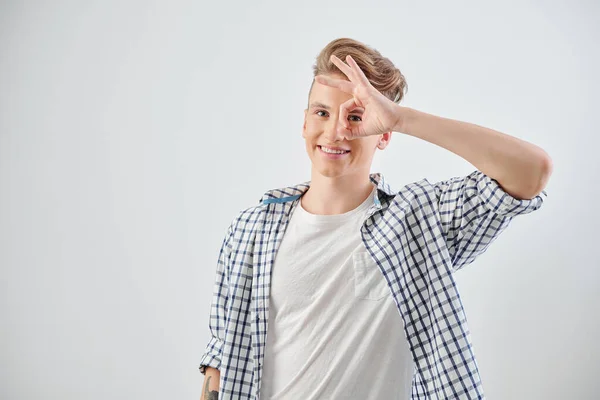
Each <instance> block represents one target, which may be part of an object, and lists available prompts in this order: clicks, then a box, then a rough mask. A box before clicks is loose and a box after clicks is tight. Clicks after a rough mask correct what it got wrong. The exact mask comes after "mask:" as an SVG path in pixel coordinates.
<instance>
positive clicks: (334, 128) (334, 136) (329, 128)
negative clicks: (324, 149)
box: [323, 116, 344, 143]
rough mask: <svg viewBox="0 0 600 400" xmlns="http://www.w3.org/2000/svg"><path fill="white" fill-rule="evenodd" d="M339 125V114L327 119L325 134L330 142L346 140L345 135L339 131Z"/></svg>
mask: <svg viewBox="0 0 600 400" xmlns="http://www.w3.org/2000/svg"><path fill="white" fill-rule="evenodd" d="M338 126H339V122H338V118H337V116H332V118H330V119H329V121H327V125H326V126H325V131H324V132H323V136H325V138H326V139H327V140H328V141H329V143H337V142H341V141H343V140H344V137H343V136H342V135H341V134H340V133H339V132H338Z"/></svg>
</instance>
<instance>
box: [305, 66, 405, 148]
mask: <svg viewBox="0 0 600 400" xmlns="http://www.w3.org/2000/svg"><path fill="white" fill-rule="evenodd" d="M330 59H331V62H333V63H334V64H335V65H336V66H337V67H338V68H339V69H340V70H341V71H342V72H343V73H344V74H345V75H346V76H347V77H348V79H349V81H346V80H344V79H334V78H331V77H328V76H325V75H317V76H316V77H315V81H317V82H319V83H321V84H323V85H327V86H331V87H334V88H337V89H340V90H342V91H343V92H346V93H348V94H351V95H352V98H351V99H350V100H348V101H346V102H344V103H343V104H341V105H340V112H339V119H338V127H337V129H338V132H339V133H340V135H342V136H344V138H346V139H348V140H352V139H356V138H359V137H365V136H371V135H380V134H382V133H385V132H391V131H395V130H396V129H398V127H400V126H401V125H402V123H403V114H402V107H400V106H399V105H398V104H396V103H394V102H393V101H391V100H390V99H388V98H387V97H385V96H384V95H383V94H382V93H381V92H379V91H378V90H377V89H375V88H374V87H373V85H371V83H370V82H369V80H368V79H367V77H366V76H365V74H364V72H363V71H362V70H361V69H360V67H359V66H358V64H357V63H356V61H354V59H353V58H352V56H350V55H348V56H347V57H346V61H347V62H348V64H346V63H344V62H343V61H342V60H340V59H339V58H338V57H336V56H335V55H331V58H330ZM356 108H362V109H363V110H364V111H363V114H362V121H359V122H358V123H350V122H349V121H348V115H349V113H350V112H351V111H352V110H354V109H356Z"/></svg>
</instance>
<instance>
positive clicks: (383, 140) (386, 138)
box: [377, 132, 392, 150]
mask: <svg viewBox="0 0 600 400" xmlns="http://www.w3.org/2000/svg"><path fill="white" fill-rule="evenodd" d="M391 140H392V132H385V133H382V134H381V137H380V138H379V141H378V142H377V148H378V149H380V150H383V149H385V148H386V147H387V145H388V144H389V143H390V141H391Z"/></svg>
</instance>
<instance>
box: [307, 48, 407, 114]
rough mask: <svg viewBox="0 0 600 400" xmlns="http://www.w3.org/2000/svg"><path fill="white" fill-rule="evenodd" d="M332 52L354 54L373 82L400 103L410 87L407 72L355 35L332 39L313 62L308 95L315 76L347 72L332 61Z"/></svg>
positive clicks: (344, 55) (341, 58)
mask: <svg viewBox="0 0 600 400" xmlns="http://www.w3.org/2000/svg"><path fill="white" fill-rule="evenodd" d="M332 54H334V55H335V56H337V57H338V58H339V59H340V60H342V61H344V62H346V56H347V55H350V56H352V58H353V59H354V61H356V63H357V64H358V66H359V67H360V69H361V70H362V71H363V72H364V74H365V76H366V77H367V79H368V80H369V82H370V83H371V85H373V87H374V88H375V89H377V90H378V91H379V92H381V93H382V94H383V95H384V96H385V97H387V98H388V99H390V100H391V101H393V102H394V103H400V101H401V100H402V98H403V97H404V94H405V92H407V91H408V84H407V83H406V79H405V78H404V75H402V73H401V72H400V70H399V69H398V68H396V66H395V65H394V64H393V63H392V62H391V61H390V60H389V59H388V58H386V57H384V56H382V55H381V53H380V52H379V51H377V50H376V49H374V48H372V47H370V46H367V45H366V44H364V43H361V42H359V41H357V40H354V39H350V38H339V39H335V40H332V41H331V42H329V43H328V44H327V46H325V47H324V48H323V50H321V52H320V53H319V55H318V56H317V60H316V62H315V64H314V65H313V81H312V83H311V85H310V90H309V91H308V95H309V97H310V92H311V90H312V87H313V85H314V83H315V80H314V77H315V76H317V75H331V74H338V75H339V74H341V75H342V76H344V77H346V74H344V73H343V72H342V71H341V70H340V69H339V68H338V67H337V66H336V65H335V64H334V63H332V62H331V60H330V57H331V55H332ZM346 79H347V77H346Z"/></svg>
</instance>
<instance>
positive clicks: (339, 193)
mask: <svg viewBox="0 0 600 400" xmlns="http://www.w3.org/2000/svg"><path fill="white" fill-rule="evenodd" d="M373 186H374V184H373V183H372V182H371V180H370V177H369V172H368V171H367V172H360V173H356V174H350V175H344V176H336V177H332V178H330V177H327V176H323V175H321V174H320V173H318V172H315V171H314V170H313V172H312V173H311V182H310V187H309V188H308V190H307V191H306V192H305V193H304V195H303V196H302V197H301V199H300V201H301V202H302V208H304V209H305V210H306V211H308V212H309V213H311V214H316V215H336V214H343V213H346V212H348V211H351V210H354V209H355V208H356V207H358V206H359V205H361V204H362V202H363V201H365V200H366V199H367V196H369V194H370V193H371V192H372V191H373Z"/></svg>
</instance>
